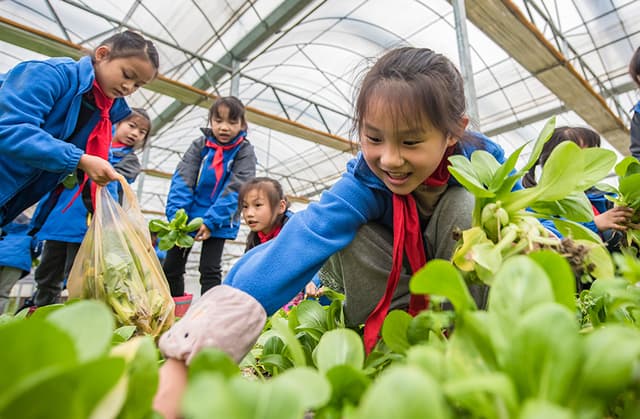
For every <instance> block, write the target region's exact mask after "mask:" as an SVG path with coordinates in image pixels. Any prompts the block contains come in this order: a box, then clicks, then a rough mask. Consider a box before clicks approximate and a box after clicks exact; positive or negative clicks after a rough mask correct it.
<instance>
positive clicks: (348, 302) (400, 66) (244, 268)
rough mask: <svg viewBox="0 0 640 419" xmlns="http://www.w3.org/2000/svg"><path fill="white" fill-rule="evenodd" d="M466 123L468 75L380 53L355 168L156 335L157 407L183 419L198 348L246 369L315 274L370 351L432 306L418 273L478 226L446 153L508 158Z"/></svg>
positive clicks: (425, 56)
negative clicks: (385, 324)
mask: <svg viewBox="0 0 640 419" xmlns="http://www.w3.org/2000/svg"><path fill="white" fill-rule="evenodd" d="M467 123H468V117H467V116H466V110H465V97H464V89H463V81H462V77H461V75H460V73H459V72H458V70H457V68H456V67H455V66H454V64H453V63H452V62H451V61H450V60H448V59H447V58H446V57H444V56H443V55H440V54H437V53H435V52H433V51H431V50H429V49H425V48H411V47H404V48H398V49H395V50H391V51H389V52H388V53H386V54H385V55H383V56H382V57H381V58H380V59H379V60H378V61H377V63H376V64H375V65H374V66H373V67H372V68H371V69H370V70H369V72H368V73H367V74H366V76H365V77H364V79H363V81H362V85H361V88H360V91H359V94H358V97H357V100H356V102H355V131H357V133H358V135H359V139H360V145H361V151H360V153H359V154H358V155H357V157H356V158H354V159H353V160H351V161H350V162H349V163H348V165H347V172H346V173H345V174H344V175H343V176H342V178H341V179H340V180H338V181H337V182H336V183H335V184H334V185H333V186H332V187H331V188H330V189H329V190H327V191H325V192H324V193H323V194H322V196H321V198H320V201H319V202H317V203H311V204H309V206H308V207H307V208H306V209H305V210H304V211H300V212H296V213H295V214H294V215H293V216H292V217H291V218H290V219H289V221H288V222H287V224H286V225H285V226H284V227H283V229H282V231H281V232H280V234H279V235H278V236H277V237H276V238H275V239H273V240H270V241H268V242H266V243H264V244H261V245H260V246H257V247H255V248H254V249H252V250H251V251H249V252H248V253H246V254H245V255H244V256H243V257H242V258H240V260H239V261H238V262H236V264H235V265H234V266H233V268H232V269H231V271H230V272H229V274H228V276H227V278H226V280H225V283H224V284H223V285H221V286H219V287H215V288H214V289H212V290H210V291H209V292H208V293H207V294H205V295H204V296H202V297H200V298H199V299H198V300H197V301H196V303H195V304H194V305H193V306H192V307H191V308H190V309H189V311H188V312H187V314H186V315H185V317H183V318H182V319H181V320H180V321H179V322H177V323H176V324H175V325H174V326H173V327H172V329H170V330H169V331H168V332H167V333H165V334H164V335H163V336H162V338H161V339H160V349H161V351H162V352H163V353H164V355H165V356H166V357H167V358H169V359H168V360H167V362H165V364H164V365H163V367H162V369H161V373H160V385H159V389H158V393H157V396H156V402H155V406H156V409H158V410H159V411H160V412H161V413H164V414H165V415H167V416H168V417H174V416H175V414H176V411H177V406H178V402H179V400H180V397H181V394H182V390H183V388H184V384H185V381H186V378H185V377H186V364H188V363H189V362H190V360H191V359H192V357H193V355H194V354H195V353H197V352H198V351H199V350H200V349H201V348H202V347H204V346H213V347H217V348H219V349H221V350H223V351H225V352H227V353H229V354H230V355H231V356H232V357H233V358H234V359H235V360H236V361H240V360H241V359H242V358H243V357H244V355H245V354H246V352H247V351H249V350H250V349H251V347H252V346H253V344H254V343H255V341H256V339H257V338H258V336H259V335H260V333H261V331H262V328H263V326H264V322H265V320H266V316H267V315H270V314H272V313H273V312H274V311H276V310H277V309H278V308H279V307H281V306H282V304H284V303H285V302H286V301H287V300H288V299H290V298H291V297H292V296H294V295H295V294H296V293H297V292H298V290H300V289H302V288H303V287H304V286H305V285H306V284H307V283H308V282H309V281H310V280H311V279H312V277H313V276H314V274H315V273H316V272H318V271H319V270H321V278H322V281H323V284H324V283H325V281H326V282H328V284H327V285H329V286H330V287H336V288H337V289H338V290H340V289H342V290H343V291H344V293H345V302H344V303H345V307H344V308H345V316H346V317H347V321H348V323H349V324H350V325H358V324H361V323H364V324H365V332H364V333H365V336H364V337H365V344H366V346H367V349H368V350H369V349H371V346H372V345H373V344H375V341H376V339H377V336H378V332H379V329H380V326H381V323H382V320H383V318H384V316H385V315H386V313H387V311H388V310H390V309H394V308H405V309H408V310H409V311H410V312H417V311H419V310H420V309H421V308H424V307H425V306H426V303H427V301H426V298H425V296H414V297H413V298H411V296H410V293H409V290H408V282H409V278H410V276H411V273H412V272H415V271H416V270H417V269H419V268H421V267H422V266H423V265H424V264H425V262H426V261H427V260H430V259H432V258H443V259H449V258H450V257H451V255H452V254H453V249H454V247H455V244H456V242H455V240H454V238H453V234H452V232H453V230H454V228H456V227H457V228H461V229H466V228H469V227H470V225H471V213H472V211H473V206H474V198H473V196H472V195H471V194H470V193H469V192H468V191H466V190H465V189H464V188H463V187H461V186H460V185H459V184H458V183H457V182H456V181H455V180H454V179H453V177H450V176H449V171H448V168H447V167H448V165H449V161H448V157H449V156H451V155H453V154H459V155H464V156H466V157H469V156H470V155H471V153H472V152H473V151H474V150H476V149H479V148H481V149H484V150H487V151H488V152H490V153H491V154H493V155H494V156H495V157H496V158H497V160H498V161H501V162H502V161H504V155H503V150H502V149H501V148H500V147H499V146H498V145H497V144H495V143H493V142H491V141H490V140H489V139H487V138H486V137H484V136H482V135H480V134H476V133H471V132H467V131H465V129H466V126H467ZM405 256H406V258H407V260H408V261H409V265H410V266H406V265H405V264H403V259H404V257H405ZM477 297H478V298H482V295H477Z"/></svg>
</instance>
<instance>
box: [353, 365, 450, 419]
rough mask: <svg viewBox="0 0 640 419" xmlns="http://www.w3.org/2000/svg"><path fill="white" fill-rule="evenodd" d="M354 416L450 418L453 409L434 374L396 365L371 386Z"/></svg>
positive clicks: (362, 418) (375, 417)
mask: <svg viewBox="0 0 640 419" xmlns="http://www.w3.org/2000/svg"><path fill="white" fill-rule="evenodd" d="M355 417H356V418H361V419H365V418H366V419H389V418H422V419H430V418H433V419H447V418H450V417H451V412H450V410H449V408H448V407H447V403H446V402H445V398H444V395H443V394H442V390H441V387H440V385H439V384H438V383H437V382H436V381H435V380H434V379H433V378H432V377H430V376H429V375H428V374H426V373H425V372H424V371H421V370H416V369H415V368H412V367H410V366H393V367H391V368H387V369H386V370H385V371H384V372H383V373H382V374H381V375H380V376H379V377H378V378H377V379H376V381H374V383H373V384H372V385H371V386H370V387H369V390H368V391H367V392H366V393H365V395H364V396H363V398H362V401H361V403H360V406H359V407H358V410H357V415H356V416H355Z"/></svg>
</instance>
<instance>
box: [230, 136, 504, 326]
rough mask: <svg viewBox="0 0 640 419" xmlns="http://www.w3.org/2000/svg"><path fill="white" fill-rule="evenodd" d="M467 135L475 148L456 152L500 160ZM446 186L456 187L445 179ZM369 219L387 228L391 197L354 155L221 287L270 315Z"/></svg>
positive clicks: (481, 139)
mask: <svg viewBox="0 0 640 419" xmlns="http://www.w3.org/2000/svg"><path fill="white" fill-rule="evenodd" d="M472 134H473V135H474V136H475V137H476V139H477V143H478V144H472V143H468V142H467V143H465V144H460V145H461V147H459V148H458V151H457V154H462V155H464V156H466V157H467V158H469V157H470V156H471V153H473V152H474V151H475V150H476V149H479V148H480V149H484V150H486V151H488V152H489V153H491V154H492V155H493V156H494V157H495V158H496V159H497V160H498V161H499V162H500V163H503V162H504V151H503V150H502V148H501V147H500V146H499V145H498V144H496V143H494V142H492V141H491V140H489V139H488V138H486V137H485V136H483V135H481V134H476V133H472ZM449 185H459V183H458V182H457V181H456V180H455V179H454V178H453V177H451V178H450V179H449ZM373 221H375V222H379V223H382V224H384V225H386V226H389V227H390V228H392V226H393V203H392V193H391V191H390V190H389V189H388V188H387V187H386V186H385V184H384V183H383V182H382V180H380V179H379V178H378V177H377V176H375V175H374V174H373V172H372V171H371V169H369V167H368V166H367V163H366V162H365V160H364V158H363V156H362V154H361V153H359V154H358V156H357V157H356V158H354V159H352V160H351V161H349V163H348V164H347V172H346V173H344V174H343V176H342V177H341V178H340V179H339V180H338V181H337V182H336V183H335V184H334V185H333V186H332V187H331V188H330V189H329V190H327V191H325V192H324V193H323V194H322V196H321V197H320V201H319V202H315V203H311V204H309V206H308V207H307V209H306V210H304V211H300V212H297V213H295V214H294V215H293V216H292V217H291V218H290V219H289V221H288V222H287V224H286V225H285V226H284V227H283V229H282V231H281V232H280V234H279V235H278V236H277V237H276V238H275V239H273V240H270V241H268V242H266V243H264V244H262V245H260V246H257V247H255V248H254V249H252V250H251V251H249V252H248V253H246V254H245V256H243V257H242V258H240V260H238V261H237V262H236V264H235V265H234V266H233V267H232V268H231V270H230V272H229V274H228V275H227V277H226V279H225V281H224V284H225V285H230V286H233V287H235V288H238V289H240V290H242V291H244V292H246V293H248V294H249V295H251V296H253V297H254V298H255V299H256V300H257V301H258V302H260V303H261V304H262V306H263V307H264V308H265V310H266V312H267V315H271V314H273V313H274V312H275V311H276V310H278V309H279V308H280V307H282V306H283V305H284V304H285V303H286V302H288V301H289V300H290V299H291V298H292V297H293V296H294V295H295V294H296V293H297V292H298V291H299V290H301V289H303V288H304V286H305V285H306V284H307V283H308V282H309V281H310V280H311V279H312V278H313V276H314V275H315V274H316V272H318V271H319V270H320V268H321V267H322V265H323V264H324V263H325V262H326V261H327V259H329V257H330V256H331V255H333V254H334V253H336V252H338V251H340V250H342V249H343V248H345V247H346V246H347V245H348V244H349V243H351V241H353V239H354V237H355V235H356V233H357V232H358V229H359V228H360V226H362V225H363V224H365V223H368V222H373ZM265 279H266V280H265Z"/></svg>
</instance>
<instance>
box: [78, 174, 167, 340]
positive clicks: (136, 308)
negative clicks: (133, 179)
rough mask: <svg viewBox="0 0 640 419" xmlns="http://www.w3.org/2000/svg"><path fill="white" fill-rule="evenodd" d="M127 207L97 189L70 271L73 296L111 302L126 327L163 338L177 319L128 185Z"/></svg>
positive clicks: (156, 258)
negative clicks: (92, 214) (89, 221)
mask: <svg viewBox="0 0 640 419" xmlns="http://www.w3.org/2000/svg"><path fill="white" fill-rule="evenodd" d="M119 181H120V184H121V185H122V189H123V191H124V198H123V203H122V206H120V205H119V204H118V203H117V202H116V201H115V200H114V199H113V197H112V196H111V195H110V194H109V192H108V191H107V190H106V188H98V192H97V193H96V211H95V214H94V217H93V220H92V221H91V225H90V226H89V230H88V231H87V234H86V235H85V237H84V240H83V241H82V244H81V245H80V249H79V250H78V254H77V256H76V259H75V261H74V263H73V267H72V268H71V272H70V273H69V280H68V284H67V287H68V289H69V297H70V298H94V299H98V300H102V301H104V302H106V303H107V304H108V305H109V307H111V309H112V310H113V312H114V314H115V317H116V320H117V321H118V323H119V324H121V325H133V326H136V328H137V332H138V333H139V334H149V335H152V336H158V335H159V334H160V333H162V332H163V331H164V330H166V329H168V328H169V327H170V326H171V325H172V324H173V321H174V302H173V299H172V298H171V293H170V291H169V286H168V284H167V280H166V278H165V276H164V273H163V271H162V267H161V266H160V261H159V260H158V257H157V256H156V253H155V250H154V248H153V246H152V244H151V237H150V235H149V230H148V228H147V223H146V221H145V219H144V217H143V215H142V212H141V211H140V207H139V206H138V202H137V200H136V197H135V194H134V193H133V191H132V190H131V187H130V186H129V184H128V183H127V182H126V181H125V180H124V178H122V179H120V180H119Z"/></svg>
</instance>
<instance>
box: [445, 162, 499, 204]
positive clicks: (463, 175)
mask: <svg viewBox="0 0 640 419" xmlns="http://www.w3.org/2000/svg"><path fill="white" fill-rule="evenodd" d="M449 161H450V162H451V166H449V172H450V173H451V174H452V175H453V177H455V178H456V180H457V181H458V182H460V184H461V185H462V186H464V187H465V188H467V189H468V190H469V192H471V193H472V194H473V195H474V196H476V197H479V198H484V197H493V196H494V195H495V194H494V193H493V192H491V191H489V190H487V189H486V188H485V186H484V185H483V184H482V182H481V181H480V179H479V177H478V175H477V174H476V173H475V170H474V168H473V166H472V165H471V162H470V161H469V160H468V159H467V158H466V157H464V156H451V157H449Z"/></svg>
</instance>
